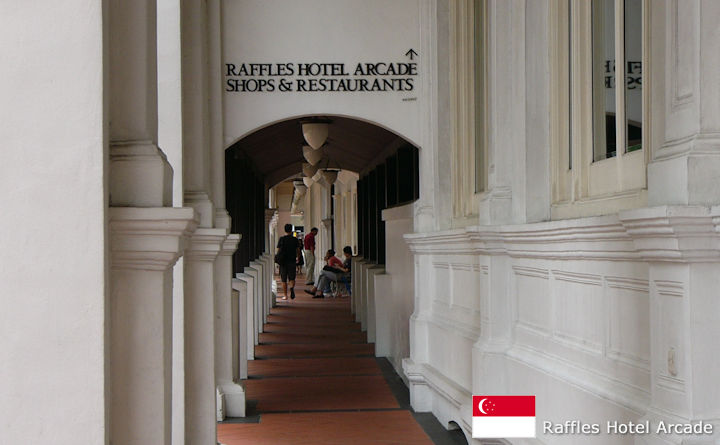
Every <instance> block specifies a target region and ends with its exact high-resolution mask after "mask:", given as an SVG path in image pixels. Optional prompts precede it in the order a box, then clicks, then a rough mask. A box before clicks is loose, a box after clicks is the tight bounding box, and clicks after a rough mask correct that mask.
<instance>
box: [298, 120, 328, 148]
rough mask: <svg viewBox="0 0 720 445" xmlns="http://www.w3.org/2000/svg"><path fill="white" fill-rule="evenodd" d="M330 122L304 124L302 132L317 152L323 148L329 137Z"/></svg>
mask: <svg viewBox="0 0 720 445" xmlns="http://www.w3.org/2000/svg"><path fill="white" fill-rule="evenodd" d="M328 130H329V126H328V122H325V121H312V122H304V123H303V124H302V132H303V136H304V137H305V140H306V141H307V143H308V144H310V146H311V147H312V148H314V149H315V150H317V149H319V148H320V147H322V146H323V144H324V143H325V141H326V140H327V137H328Z"/></svg>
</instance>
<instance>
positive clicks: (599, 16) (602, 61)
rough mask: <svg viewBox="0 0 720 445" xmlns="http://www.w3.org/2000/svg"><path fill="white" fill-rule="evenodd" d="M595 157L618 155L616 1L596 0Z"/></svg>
mask: <svg viewBox="0 0 720 445" xmlns="http://www.w3.org/2000/svg"><path fill="white" fill-rule="evenodd" d="M592 63H593V66H592V99H593V117H592V119H593V151H594V155H593V160H595V161H600V160H602V159H606V158H612V157H614V156H615V155H616V154H617V148H616V147H617V144H616V140H615V134H616V131H615V127H616V125H615V117H616V115H617V107H616V103H615V97H616V94H615V89H616V86H617V85H616V84H617V82H616V76H615V0H593V2H592Z"/></svg>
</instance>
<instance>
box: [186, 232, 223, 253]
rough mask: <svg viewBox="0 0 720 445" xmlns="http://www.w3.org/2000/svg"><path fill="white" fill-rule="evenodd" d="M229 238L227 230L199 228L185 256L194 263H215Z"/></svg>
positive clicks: (192, 237) (191, 238) (193, 235)
mask: <svg viewBox="0 0 720 445" xmlns="http://www.w3.org/2000/svg"><path fill="white" fill-rule="evenodd" d="M227 236H228V235H227V229H210V228H204V227H201V228H198V229H196V230H195V232H194V233H193V234H192V236H191V237H190V243H189V245H188V248H187V250H186V251H185V256H186V257H187V258H188V259H189V260H194V261H214V260H215V258H217V256H218V255H219V254H220V251H221V250H222V247H223V243H224V242H225V240H226V238H227Z"/></svg>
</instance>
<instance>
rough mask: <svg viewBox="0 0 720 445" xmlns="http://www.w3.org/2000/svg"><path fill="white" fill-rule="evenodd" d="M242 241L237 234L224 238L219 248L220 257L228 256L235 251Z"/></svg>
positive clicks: (240, 236)
mask: <svg viewBox="0 0 720 445" xmlns="http://www.w3.org/2000/svg"><path fill="white" fill-rule="evenodd" d="M240 240H242V235H241V234H239V233H231V234H230V235H228V236H227V238H225V241H223V243H222V246H221V248H220V253H219V255H220V256H230V255H232V254H233V253H235V251H236V250H237V247H238V244H239V243H240Z"/></svg>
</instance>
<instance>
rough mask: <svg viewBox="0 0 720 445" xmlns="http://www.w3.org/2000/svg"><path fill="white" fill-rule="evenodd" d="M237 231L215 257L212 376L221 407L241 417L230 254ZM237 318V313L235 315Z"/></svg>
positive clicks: (242, 403) (242, 406) (242, 400)
mask: <svg viewBox="0 0 720 445" xmlns="http://www.w3.org/2000/svg"><path fill="white" fill-rule="evenodd" d="M239 241H240V235H238V234H231V235H228V236H227V238H226V239H225V242H223V244H222V249H221V250H220V254H219V255H218V258H217V259H216V260H215V286H216V290H215V378H216V381H217V386H218V388H219V389H220V390H221V391H222V392H223V393H224V394H225V406H224V407H223V411H224V412H225V415H227V416H228V417H245V388H243V386H242V385H240V384H237V383H235V381H236V379H237V376H235V375H234V373H233V355H234V354H237V351H233V338H232V335H233V331H237V326H236V327H235V329H233V310H232V307H233V304H232V276H231V274H232V270H231V268H232V254H233V253H235V251H236V250H237V245H238V242H239ZM235 319H236V320H237V317H235Z"/></svg>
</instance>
